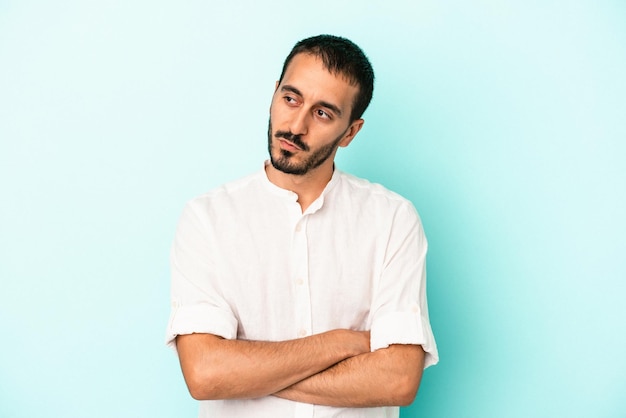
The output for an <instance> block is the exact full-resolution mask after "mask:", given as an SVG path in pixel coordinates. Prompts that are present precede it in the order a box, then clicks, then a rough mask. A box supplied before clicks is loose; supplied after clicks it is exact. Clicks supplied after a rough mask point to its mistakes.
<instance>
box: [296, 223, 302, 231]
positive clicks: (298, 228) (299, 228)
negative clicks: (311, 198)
mask: <svg viewBox="0 0 626 418" xmlns="http://www.w3.org/2000/svg"><path fill="white" fill-rule="evenodd" d="M300 231H302V225H300V224H298V225H296V232H300Z"/></svg>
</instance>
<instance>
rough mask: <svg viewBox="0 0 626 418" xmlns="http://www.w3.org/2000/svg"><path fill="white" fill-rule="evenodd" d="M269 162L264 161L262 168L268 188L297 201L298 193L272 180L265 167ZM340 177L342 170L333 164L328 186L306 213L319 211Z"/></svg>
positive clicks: (264, 181) (262, 175) (274, 192)
mask: <svg viewBox="0 0 626 418" xmlns="http://www.w3.org/2000/svg"><path fill="white" fill-rule="evenodd" d="M268 164H270V160H265V162H264V163H263V169H262V170H261V177H262V179H263V180H262V181H263V184H264V185H265V186H266V188H267V189H268V190H269V191H270V192H272V193H273V194H275V195H277V196H282V197H284V198H288V199H290V200H293V201H297V200H298V195H297V194H296V193H294V192H292V191H291V190H287V189H283V188H281V187H278V186H277V185H275V184H274V183H272V182H271V181H270V179H269V178H268V177H267V172H266V171H265V167H266V166H267V165H268ZM340 178H341V171H339V170H338V169H337V167H336V166H334V165H333V175H332V177H331V178H330V181H329V182H328V183H327V184H326V187H324V190H322V193H321V194H320V195H319V196H318V198H317V199H315V200H314V201H313V203H311V205H309V207H308V208H307V210H306V212H305V213H314V212H316V211H318V210H319V209H320V208H321V207H322V206H323V205H324V198H325V197H326V195H327V194H328V193H329V192H330V191H331V190H332V189H333V188H334V187H335V185H337V183H339V181H340Z"/></svg>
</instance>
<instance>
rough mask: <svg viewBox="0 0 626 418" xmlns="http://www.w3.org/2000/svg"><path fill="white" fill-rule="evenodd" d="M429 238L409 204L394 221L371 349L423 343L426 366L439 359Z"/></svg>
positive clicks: (376, 304) (378, 291)
mask: <svg viewBox="0 0 626 418" xmlns="http://www.w3.org/2000/svg"><path fill="white" fill-rule="evenodd" d="M427 247H428V245H427V241H426V236H425V235H424V230H423V228H422V224H421V221H420V219H419V216H418V214H417V212H416V211H415V208H413V205H411V204H410V203H408V202H407V203H406V204H405V205H402V206H401V207H400V208H399V209H398V210H397V211H396V213H395V215H394V218H393V220H392V225H391V231H390V233H389V236H388V242H387V248H386V252H385V259H384V264H383V270H382V274H381V278H380V282H379V285H378V288H377V289H376V292H375V295H374V299H373V304H372V312H373V315H372V327H371V342H370V345H371V349H372V351H375V350H378V349H381V348H386V347H388V346H389V345H391V344H416V345H421V346H422V348H423V349H424V351H425V352H426V357H425V363H424V367H428V366H431V365H434V364H436V363H437V362H438V361H439V355H438V352H437V345H436V343H435V338H434V336H433V332H432V329H431V326H430V320H429V318H428V304H427V300H426V251H427Z"/></svg>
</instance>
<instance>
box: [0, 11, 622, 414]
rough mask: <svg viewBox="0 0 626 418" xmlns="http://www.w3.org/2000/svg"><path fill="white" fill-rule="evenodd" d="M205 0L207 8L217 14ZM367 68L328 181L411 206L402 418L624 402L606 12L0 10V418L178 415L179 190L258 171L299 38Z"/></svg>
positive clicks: (610, 22)
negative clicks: (423, 249) (172, 264)
mask: <svg viewBox="0 0 626 418" xmlns="http://www.w3.org/2000/svg"><path fill="white" fill-rule="evenodd" d="M226 3H228V4H226ZM318 33H333V34H339V35H343V36H347V37H349V38H351V39H353V40H354V41H355V42H357V43H358V44H359V45H361V46H362V48H363V49H364V50H365V51H366V53H367V54H368V55H369V57H370V59H371V60H372V62H373V65H374V68H375V70H376V73H377V83H376V90H375V97H374V101H373V103H372V105H371V107H370V108H369V110H368V111H367V113H366V115H365V119H366V124H365V127H364V129H363V131H361V133H359V135H358V136H357V138H356V140H355V141H354V142H353V143H352V145H350V147H348V148H347V149H345V150H341V151H340V155H339V156H338V165H339V167H340V168H341V169H343V170H344V171H348V172H352V173H354V174H357V175H359V176H363V177H367V178H369V179H370V180H372V181H376V182H381V183H383V184H384V185H385V186H387V187H388V188H391V189H392V190H395V191H397V192H399V193H401V194H403V195H405V196H406V197H408V198H409V199H411V200H412V201H413V202H414V204H415V206H416V207H417V209H418V210H419V212H420V214H421V216H422V219H423V222H424V224H425V228H426V232H427V234H428V237H429V242H430V253H429V258H428V263H429V287H428V293H429V302H430V313H431V319H432V325H433V328H434V331H435V334H436V337H437V342H438V345H439V350H440V355H441V362H440V364H439V365H437V366H436V367H433V368H430V369H428V370H427V371H426V373H425V375H424V379H423V384H422V387H421V389H420V393H419V395H418V398H417V399H416V401H415V402H414V404H413V405H412V406H411V407H409V408H404V409H403V410H402V416H403V417H429V418H437V417H442V418H443V417H446V418H450V417H453V418H463V417H468V418H474V417H479V418H501V417H511V418H517V417H520V418H521V417H524V418H526V417H535V418H537V417H596V418H618V417H626V396H625V395H624V394H626V360H625V355H624V353H626V325H625V322H626V321H625V320H626V304H625V303H624V299H625V298H626V284H625V279H626V261H625V260H626V257H625V255H624V253H625V252H626V243H625V238H624V237H625V235H626V221H625V220H624V215H625V213H626V187H625V181H626V145H625V143H626V122H625V120H626V99H625V97H626V77H625V74H626V4H625V3H624V2H621V1H617V0H615V1H608V0H607V1H603V0H600V1H545V2H539V1H489V0H482V1H481V0H472V1H467V2H449V1H434V0H433V1H385V2H384V4H383V2H367V1H333V2H330V1H318V2H311V3H299V2H288V1H276V2H253V1H247V2H244V1H239V2H209V1H197V0H196V1H193V0H191V1H185V2H173V1H161V0H156V1H147V0H140V1H122V0H117V1H116V0H111V1H97V2H96V1H84V0H83V1H78V0H75V1H60V2H45V1H41V0H21V1H17V0H1V1H0V191H1V196H2V202H1V205H0V283H1V287H0V417H3V418H5V417H11V418H21V417H41V416H50V417H64V418H71V417H91V418H98V417H155V418H157V417H158V418H161V417H163V418H165V417H185V416H187V417H193V416H195V415H196V409H197V407H196V404H195V402H194V401H193V400H191V398H190V397H189V395H188V394H187V392H186V389H185V387H184V383H183V380H182V378H181V374H180V372H179V368H178V364H177V360H176V358H175V356H174V355H173V354H172V353H171V352H170V351H169V350H168V349H167V348H166V347H164V345H163V338H164V329H165V325H166V322H167V318H168V313H169V312H168V309H169V301H168V292H169V272H168V270H169V267H168V251H169V246H170V242H171V239H172V236H173V231H174V227H175V224H176V222H177V219H178V216H179V214H180V212H181V210H182V207H183V204H184V202H185V201H187V200H188V199H190V198H191V197H193V196H195V195H197V194H200V193H202V192H204V191H206V190H209V189H211V188H213V187H215V186H217V185H219V184H220V183H223V182H225V181H227V180H232V179H235V178H238V177H241V176H243V175H245V174H248V173H250V172H252V171H255V170H258V169H259V168H260V167H261V164H262V161H263V159H264V158H265V157H266V149H265V148H266V145H265V144H266V129H267V118H268V106H269V103H270V98H271V94H272V92H273V88H274V82H275V80H276V79H277V78H278V76H279V73H280V68H281V64H282V61H283V59H284V57H285V56H286V54H287V53H288V52H289V49H290V48H291V46H292V45H293V43H295V42H296V41H297V40H299V39H301V38H303V37H306V36H309V35H314V34H318Z"/></svg>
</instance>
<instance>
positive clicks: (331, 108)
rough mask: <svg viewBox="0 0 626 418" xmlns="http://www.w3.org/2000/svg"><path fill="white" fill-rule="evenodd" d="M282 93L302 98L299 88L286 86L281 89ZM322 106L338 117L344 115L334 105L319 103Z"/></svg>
mask: <svg viewBox="0 0 626 418" xmlns="http://www.w3.org/2000/svg"><path fill="white" fill-rule="evenodd" d="M280 90H281V91H289V92H291V93H294V94H297V95H298V96H300V97H302V92H300V90H298V89H297V88H295V87H294V86H290V85H289V84H286V85H284V86H282V87H281V88H280ZM317 104H318V105H320V106H323V107H325V108H327V109H330V110H332V111H333V112H334V113H335V114H336V115H337V116H338V117H341V115H342V114H343V112H342V111H341V109H339V106H336V105H334V104H332V103H328V102H325V101H320V102H318V103H317Z"/></svg>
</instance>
